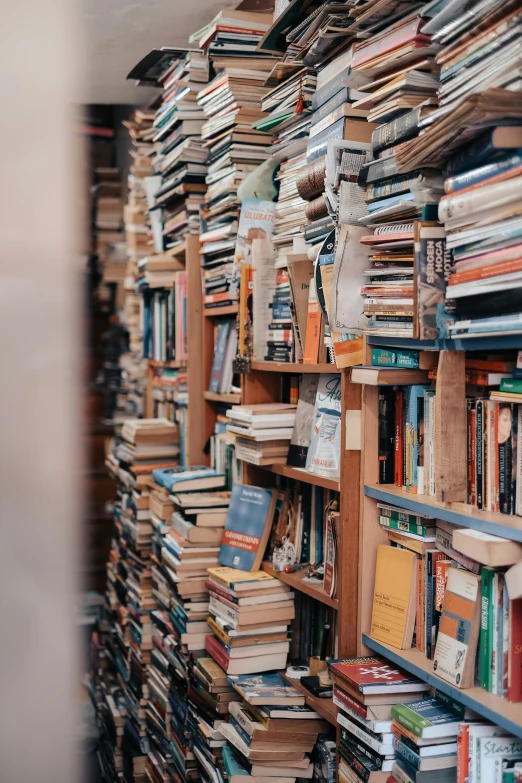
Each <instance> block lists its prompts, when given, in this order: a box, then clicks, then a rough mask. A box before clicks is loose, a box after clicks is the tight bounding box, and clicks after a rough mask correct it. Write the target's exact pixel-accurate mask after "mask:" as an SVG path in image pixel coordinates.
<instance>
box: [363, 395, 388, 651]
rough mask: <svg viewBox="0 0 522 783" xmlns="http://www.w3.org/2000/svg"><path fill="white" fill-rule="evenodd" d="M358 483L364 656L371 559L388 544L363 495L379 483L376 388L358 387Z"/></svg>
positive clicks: (369, 609) (372, 504)
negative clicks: (359, 420) (382, 546)
mask: <svg viewBox="0 0 522 783" xmlns="http://www.w3.org/2000/svg"><path fill="white" fill-rule="evenodd" d="M362 411H363V412H362V431H363V434H362V443H363V450H362V466H361V469H362V479H363V480H362V481H361V483H360V487H359V489H358V491H359V492H360V504H361V505H360V511H361V517H360V519H361V530H360V535H359V574H358V600H357V606H358V609H357V629H358V630H357V640H358V649H357V655H367V654H368V653H369V651H368V649H367V648H366V647H364V646H363V645H362V642H361V633H367V632H368V631H369V630H370V624H371V615H372V603H373V585H374V581H375V559H376V555H377V547H378V545H379V544H387V543H388V535H387V533H386V531H385V530H384V529H383V528H382V527H381V526H380V525H379V523H378V522H377V513H376V512H377V509H376V505H375V501H374V500H372V499H371V498H368V497H366V496H365V495H364V486H363V485H364V484H365V483H367V484H377V483H378V481H379V460H378V456H379V451H378V436H379V431H378V427H379V389H378V388H377V387H376V386H363V387H362Z"/></svg>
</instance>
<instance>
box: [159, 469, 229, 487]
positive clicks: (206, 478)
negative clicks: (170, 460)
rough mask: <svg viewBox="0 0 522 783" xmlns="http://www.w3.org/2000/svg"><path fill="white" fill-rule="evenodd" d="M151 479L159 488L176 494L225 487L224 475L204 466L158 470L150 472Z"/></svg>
mask: <svg viewBox="0 0 522 783" xmlns="http://www.w3.org/2000/svg"><path fill="white" fill-rule="evenodd" d="M152 478H153V479H154V481H155V482H156V484H159V485H160V486H161V487H165V489H168V490H169V491H173V490H175V491H176V492H182V491H186V492H187V491H189V490H191V489H194V490H202V489H215V488H218V487H223V486H224V485H225V474H224V473H220V472H219V471H217V470H214V469H213V468H207V467H206V466H205V465H195V466H194V467H191V468H189V469H187V468H185V467H181V466H180V467H174V468H159V469H156V470H153V471H152Z"/></svg>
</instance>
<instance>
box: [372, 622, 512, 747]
mask: <svg viewBox="0 0 522 783" xmlns="http://www.w3.org/2000/svg"><path fill="white" fill-rule="evenodd" d="M362 641H363V643H364V644H365V645H366V646H367V647H370V648H371V649H372V650H374V651H375V652H377V653H379V655H383V656H384V657H385V658H388V659H389V660H390V661H392V662H393V663H394V664H396V665H397V666H401V667H402V668H403V669H405V670H406V671H407V672H410V674H413V675H415V677H418V678H419V679H420V680H424V681H425V682H428V683H429V684H430V685H432V686H434V687H435V688H438V689H439V690H440V691H442V693H445V694H446V695H448V696H451V697H452V698H454V699H455V700H456V701H459V702H460V703H461V704H464V705H465V706H466V707H469V708H470V709H472V710H475V712H478V714H479V715H480V716H481V717H482V718H485V719H486V720H490V721H492V722H493V723H498V725H499V726H502V728H504V729H507V731H508V732H509V733H510V734H514V735H515V736H516V737H520V738H522V703H519V704H511V703H510V702H508V701H507V700H506V699H502V698H501V697H500V696H494V695H493V694H492V693H487V692H486V691H485V690H483V689H482V688H467V689H466V690H461V689H460V688H455V687H454V686H453V685H450V683H448V682H445V681H444V680H441V678H440V677H438V676H437V675H436V674H435V672H434V671H433V661H431V660H429V659H428V658H426V657H425V656H424V655H423V654H422V653H421V652H420V651H419V650H397V649H396V648H395V647H390V646H389V645H387V644H383V643H382V642H377V641H375V640H374V639H372V638H371V636H367V635H366V634H363V636H362Z"/></svg>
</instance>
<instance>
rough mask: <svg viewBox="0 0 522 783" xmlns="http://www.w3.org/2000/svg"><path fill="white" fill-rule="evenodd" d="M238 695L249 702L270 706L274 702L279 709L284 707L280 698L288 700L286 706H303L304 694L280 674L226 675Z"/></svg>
mask: <svg viewBox="0 0 522 783" xmlns="http://www.w3.org/2000/svg"><path fill="white" fill-rule="evenodd" d="M227 680H228V681H229V683H230V684H231V685H232V687H233V688H234V690H236V691H237V692H238V693H239V695H240V696H242V697H243V699H244V700H245V701H247V702H248V703H249V704H259V705H261V706H264V707H270V706H271V705H273V704H274V703H275V704H276V705H278V706H279V707H280V708H281V710H282V708H283V706H284V707H286V706H287V705H286V704H284V705H283V704H282V703H281V702H282V700H284V701H285V702H286V701H287V702H288V706H293V705H295V706H299V707H301V706H303V705H304V701H305V699H304V696H303V695H302V694H301V693H300V692H299V691H297V690H296V689H295V688H293V687H292V686H291V685H289V684H288V683H287V682H286V680H283V678H282V677H281V675H280V674H277V673H275V674H238V675H235V676H229V677H227Z"/></svg>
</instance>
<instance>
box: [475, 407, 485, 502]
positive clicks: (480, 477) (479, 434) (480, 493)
mask: <svg viewBox="0 0 522 783" xmlns="http://www.w3.org/2000/svg"><path fill="white" fill-rule="evenodd" d="M483 406H484V403H483V400H477V413H476V424H477V426H476V444H477V446H476V452H475V453H476V462H477V508H484V467H483V465H484V407H483Z"/></svg>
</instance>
